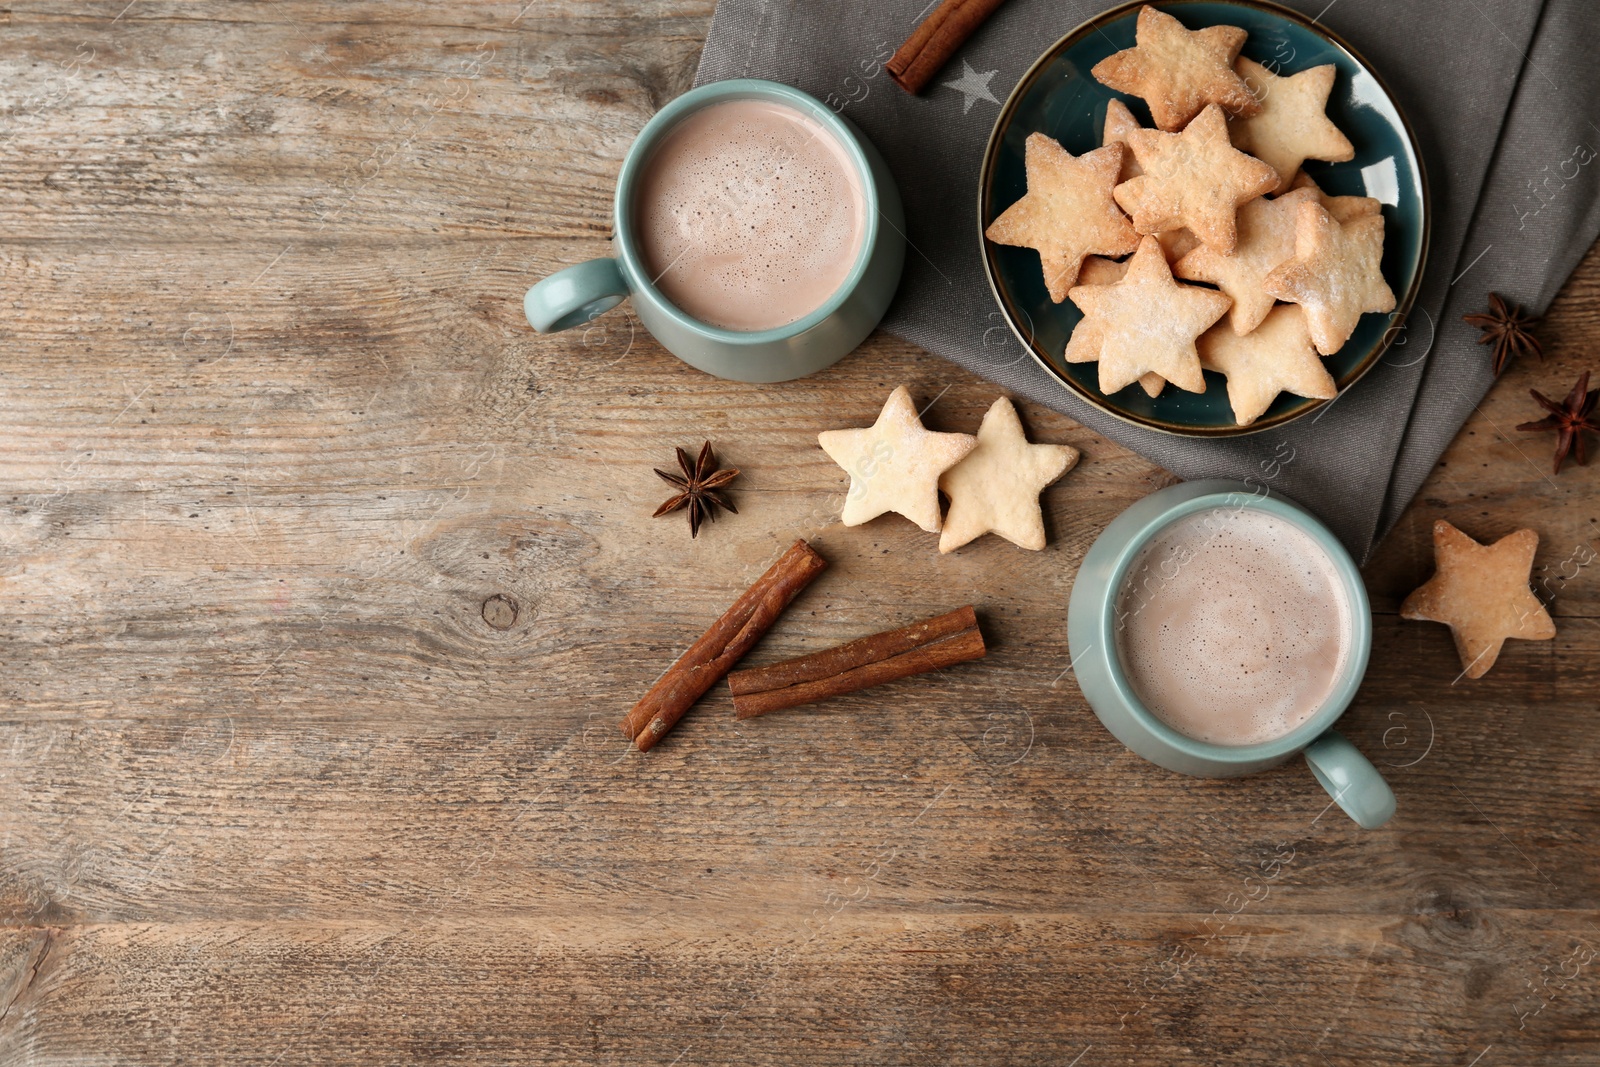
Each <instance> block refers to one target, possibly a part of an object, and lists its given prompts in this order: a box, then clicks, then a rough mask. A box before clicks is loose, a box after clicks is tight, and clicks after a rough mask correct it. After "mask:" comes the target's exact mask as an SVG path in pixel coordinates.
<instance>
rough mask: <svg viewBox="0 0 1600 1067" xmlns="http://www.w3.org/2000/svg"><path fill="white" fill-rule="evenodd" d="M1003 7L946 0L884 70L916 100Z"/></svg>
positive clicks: (995, 1) (995, 2)
mask: <svg viewBox="0 0 1600 1067" xmlns="http://www.w3.org/2000/svg"><path fill="white" fill-rule="evenodd" d="M1003 3H1005V0H944V3H942V4H940V5H939V7H938V8H937V9H936V10H935V11H934V13H933V14H931V15H929V16H928V17H927V18H925V19H923V20H922V24H921V25H919V26H918V27H917V28H916V29H915V30H914V31H912V34H911V36H910V37H908V38H906V43H905V44H903V45H901V46H900V50H899V51H897V52H896V53H895V54H894V55H893V56H892V57H890V59H889V62H888V63H886V64H884V69H885V70H887V71H888V72H889V77H891V78H893V79H894V81H895V84H896V85H898V86H900V88H902V89H904V90H905V91H906V92H908V93H910V94H912V95H913V96H915V95H916V94H917V93H920V92H922V90H923V89H925V88H926V87H927V85H928V82H930V81H932V80H933V76H934V75H935V74H937V73H939V70H940V68H942V67H943V66H944V65H945V64H946V63H948V62H950V57H951V56H953V55H955V53H956V49H958V48H960V47H961V46H962V45H963V44H965V43H966V40H967V38H968V37H971V36H972V34H973V32H974V31H975V30H977V28H978V27H979V26H981V25H983V22H984V20H985V19H987V18H988V17H989V16H990V15H992V14H994V10H995V8H997V7H999V6H1000V5H1001V4H1003Z"/></svg>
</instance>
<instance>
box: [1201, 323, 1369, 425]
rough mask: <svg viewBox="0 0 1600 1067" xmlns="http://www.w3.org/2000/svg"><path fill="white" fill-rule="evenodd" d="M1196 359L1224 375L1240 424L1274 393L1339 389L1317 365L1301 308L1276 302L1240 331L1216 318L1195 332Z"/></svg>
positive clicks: (1321, 395)
mask: <svg viewBox="0 0 1600 1067" xmlns="http://www.w3.org/2000/svg"><path fill="white" fill-rule="evenodd" d="M1198 346H1199V349H1200V365H1201V366H1202V367H1204V368H1205V369H1206V370H1214V371H1218V372H1220V373H1222V374H1224V375H1226V376H1227V379H1228V404H1229V405H1230V406H1231V407H1232V408H1233V418H1234V421H1235V422H1237V423H1238V424H1239V425H1240V426H1249V425H1250V424H1251V423H1252V422H1255V421H1256V419H1257V418H1259V417H1260V416H1261V413H1262V412H1264V411H1266V410H1267V408H1269V407H1271V406H1272V402H1273V401H1274V400H1276V399H1277V398H1278V394H1279V393H1293V394H1294V395H1295V396H1304V397H1310V398H1312V399H1314V400H1332V399H1333V398H1334V397H1335V396H1338V395H1339V388H1338V386H1337V385H1335V384H1334V381H1333V375H1331V374H1329V373H1328V368H1326V367H1324V366H1323V365H1322V359H1321V357H1320V356H1318V355H1317V349H1316V346H1314V345H1313V344H1312V343H1311V332H1310V331H1309V330H1308V329H1306V316H1305V312H1304V311H1302V310H1301V309H1300V308H1297V307H1295V306H1294V305H1293V304H1279V305H1278V306H1277V307H1274V308H1273V309H1272V310H1271V312H1270V313H1269V314H1268V315H1267V316H1266V317H1265V318H1264V319H1263V320H1262V321H1261V323H1260V324H1259V325H1258V326H1257V327H1256V329H1255V330H1253V331H1252V332H1250V333H1247V334H1244V335H1243V336H1241V335H1239V334H1237V333H1235V332H1234V331H1233V329H1232V327H1230V326H1228V325H1227V324H1225V323H1218V324H1217V325H1215V326H1213V327H1211V329H1209V330H1207V331H1206V332H1205V333H1203V334H1201V335H1200V340H1199V342H1198Z"/></svg>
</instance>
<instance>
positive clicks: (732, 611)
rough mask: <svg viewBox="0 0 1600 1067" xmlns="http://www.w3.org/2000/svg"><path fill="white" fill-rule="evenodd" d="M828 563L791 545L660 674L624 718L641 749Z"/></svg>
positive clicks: (799, 544)
mask: <svg viewBox="0 0 1600 1067" xmlns="http://www.w3.org/2000/svg"><path fill="white" fill-rule="evenodd" d="M827 566H828V561H827V560H825V559H823V558H822V557H821V556H819V555H817V553H816V551H815V550H813V549H812V547H811V546H810V545H808V544H806V543H805V542H804V541H796V542H795V543H794V544H793V545H791V546H790V547H789V550H788V551H787V552H785V553H784V554H783V555H781V556H779V557H778V561H777V562H776V563H774V564H773V565H772V566H771V567H769V568H768V569H767V572H766V573H765V574H763V575H762V576H761V577H760V578H757V579H756V581H755V584H754V585H752V586H750V588H749V589H747V590H745V591H744V593H743V594H742V595H741V596H740V597H739V599H738V600H735V601H734V602H733V606H732V607H730V608H728V610H727V611H725V612H723V613H722V617H721V618H720V619H718V620H717V621H716V622H714V623H712V624H711V628H710V629H709V630H707V631H706V632H705V633H704V634H702V635H701V637H700V639H699V640H698V641H696V642H695V643H694V644H692V645H690V646H689V649H688V651H686V652H685V653H684V654H683V655H681V656H679V657H678V661H677V662H676V663H674V664H673V665H672V666H671V667H670V668H669V669H668V670H667V673H665V674H663V675H662V676H661V677H660V678H658V679H656V684H655V685H653V686H651V687H650V691H649V692H648V693H646V694H645V695H644V696H643V697H642V698H641V699H640V700H639V702H638V703H637V704H635V705H634V706H633V710H632V711H630V712H628V715H627V718H625V719H623V720H622V732H623V733H625V734H627V735H628V737H629V738H631V739H632V740H633V742H634V744H636V745H637V746H638V747H639V751H640V752H646V751H649V750H650V749H651V748H653V747H654V746H655V743H656V742H657V741H659V740H661V738H662V737H664V736H666V733H667V731H668V730H670V729H672V727H673V726H674V725H676V724H677V721H678V720H679V719H681V718H683V716H684V713H685V712H687V711H688V710H689V709H690V708H691V707H693V706H694V703H695V701H697V700H699V699H700V698H701V697H702V696H704V695H705V692H706V690H708V689H710V688H711V687H712V686H714V685H716V684H717V682H718V681H720V680H721V679H722V677H723V676H724V675H726V674H727V673H728V672H729V671H730V670H732V669H733V666H734V664H736V663H738V662H739V659H740V657H742V656H743V655H744V654H745V653H746V652H748V651H750V649H751V647H752V646H753V645H755V643H756V642H757V641H759V640H761V635H762V634H764V633H766V632H767V630H768V629H770V628H771V626H772V624H773V623H774V622H776V621H777V619H778V616H779V615H781V614H782V613H783V609H784V608H786V607H788V606H789V602H790V601H791V600H793V599H794V598H795V597H796V596H798V595H799V593H800V590H802V589H804V588H805V587H806V586H808V585H810V584H811V580H812V579H813V578H815V577H816V576H817V575H819V574H821V573H822V571H823V570H824V569H825V568H826V567H827Z"/></svg>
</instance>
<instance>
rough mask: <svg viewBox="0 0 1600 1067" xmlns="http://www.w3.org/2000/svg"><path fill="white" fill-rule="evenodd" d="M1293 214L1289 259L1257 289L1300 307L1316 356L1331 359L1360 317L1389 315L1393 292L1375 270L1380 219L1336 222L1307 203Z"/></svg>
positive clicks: (1379, 253)
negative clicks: (1314, 346) (1370, 313)
mask: <svg viewBox="0 0 1600 1067" xmlns="http://www.w3.org/2000/svg"><path fill="white" fill-rule="evenodd" d="M1295 211H1296V216H1295V237H1294V258H1293V259H1291V260H1289V262H1287V263H1285V264H1283V265H1282V266H1280V267H1278V268H1277V269H1276V270H1274V271H1272V273H1270V274H1268V275H1267V276H1266V278H1264V279H1263V280H1262V283H1261V287H1262V288H1263V289H1265V290H1266V291H1267V292H1268V293H1270V294H1272V295H1273V296H1275V297H1277V298H1278V299H1279V300H1287V301H1288V302H1289V303H1291V304H1299V305H1300V306H1301V307H1303V308H1305V309H1306V322H1307V323H1309V324H1310V326H1311V339H1312V340H1313V341H1315V342H1316V345H1317V351H1318V352H1321V353H1322V354H1323V355H1325V356H1331V355H1333V354H1334V353H1335V352H1337V351H1339V349H1340V347H1341V346H1343V344H1344V343H1345V342H1346V341H1347V340H1349V339H1350V335H1351V334H1352V333H1354V332H1355V328H1356V324H1357V323H1358V322H1360V321H1361V316H1362V315H1364V314H1366V313H1367V312H1369V311H1393V310H1394V306H1395V300H1394V292H1393V290H1391V289H1390V288H1389V283H1388V282H1386V281H1384V280H1383V271H1382V270H1381V269H1380V266H1379V265H1380V264H1381V263H1382V261H1383V216H1382V215H1361V216H1359V217H1357V218H1353V219H1351V220H1350V221H1349V222H1344V223H1341V222H1338V221H1335V219H1334V217H1333V216H1332V215H1330V214H1328V212H1327V210H1326V209H1325V208H1323V206H1322V205H1321V204H1315V203H1310V202H1305V203H1302V204H1300V205H1298V206H1297V207H1296V208H1295Z"/></svg>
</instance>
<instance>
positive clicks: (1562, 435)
mask: <svg viewBox="0 0 1600 1067" xmlns="http://www.w3.org/2000/svg"><path fill="white" fill-rule="evenodd" d="M1528 392H1529V393H1531V394H1533V398H1534V399H1535V400H1537V401H1538V402H1539V403H1540V404H1541V405H1542V406H1543V407H1544V409H1545V410H1546V411H1548V412H1549V413H1550V414H1549V415H1547V416H1546V417H1545V418H1542V419H1540V420H1539V421H1538V422H1524V423H1522V424H1520V425H1519V426H1518V427H1517V429H1519V430H1554V431H1555V432H1556V467H1555V473H1557V474H1560V473H1561V462H1562V460H1564V459H1566V458H1567V453H1569V452H1570V453H1572V454H1573V455H1574V456H1576V457H1577V458H1578V465H1579V466H1580V467H1581V466H1583V465H1584V464H1585V463H1587V462H1588V460H1589V457H1588V456H1587V455H1586V454H1585V447H1584V443H1583V435H1584V432H1585V431H1588V432H1589V433H1600V423H1596V422H1595V418H1594V408H1595V402H1596V401H1597V400H1600V389H1590V388H1589V372H1588V371H1584V372H1583V377H1581V378H1579V379H1578V383H1577V384H1576V385H1574V386H1573V387H1572V392H1570V393H1568V394H1567V399H1565V400H1563V401H1562V402H1561V403H1559V404H1557V403H1556V402H1555V401H1554V400H1551V399H1550V398H1549V397H1547V396H1545V395H1544V394H1543V393H1541V392H1539V390H1537V389H1529V390H1528Z"/></svg>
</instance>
